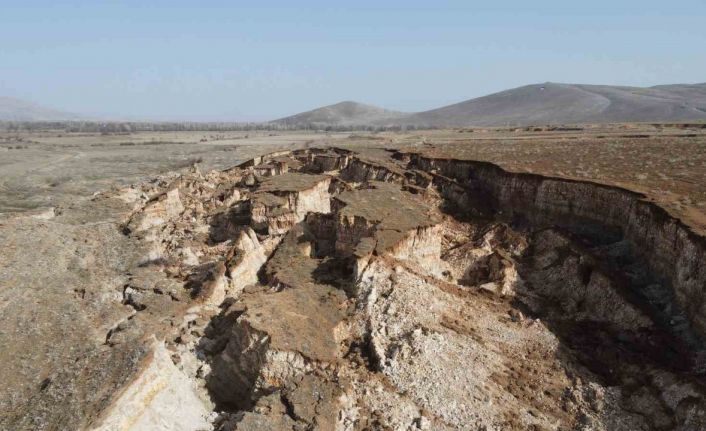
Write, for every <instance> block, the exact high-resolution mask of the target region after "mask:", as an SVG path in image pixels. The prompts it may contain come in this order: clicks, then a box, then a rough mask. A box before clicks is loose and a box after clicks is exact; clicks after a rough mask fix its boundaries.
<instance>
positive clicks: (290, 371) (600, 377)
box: [99, 148, 706, 431]
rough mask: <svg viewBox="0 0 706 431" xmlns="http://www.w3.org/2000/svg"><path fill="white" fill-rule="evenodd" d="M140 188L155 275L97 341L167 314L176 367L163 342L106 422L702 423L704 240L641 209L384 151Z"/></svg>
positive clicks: (129, 288) (633, 199)
mask: <svg viewBox="0 0 706 431" xmlns="http://www.w3.org/2000/svg"><path fill="white" fill-rule="evenodd" d="M167 191H169V193H166V192H167ZM148 192H149V193H147V195H149V196H159V197H158V198H156V199H153V200H148V201H144V202H142V203H141V204H140V203H139V201H140V200H141V199H143V198H142V197H141V196H142V195H138V196H137V198H136V199H137V201H136V202H138V208H137V209H136V210H135V211H133V212H132V215H131V216H130V220H129V221H128V222H127V223H126V224H125V225H126V226H127V227H128V229H126V230H125V232H126V233H128V234H129V235H131V238H134V239H135V240H137V241H140V242H141V243H143V244H144V245H145V248H146V249H148V250H152V252H153V254H154V258H153V259H149V260H143V264H142V268H143V270H145V271H147V270H148V269H149V270H150V271H153V272H150V274H151V275H150V276H149V277H147V278H144V279H138V278H136V277H133V278H132V279H130V282H129V283H128V284H127V285H126V286H125V287H124V288H123V291H122V303H123V305H124V306H125V307H129V308H130V310H132V311H131V314H130V317H129V318H126V319H125V320H123V321H121V322H120V323H119V324H118V325H116V326H115V327H114V328H113V329H111V332H110V333H109V334H108V336H107V337H106V339H107V343H108V346H109V347H108V348H114V346H120V345H122V344H123V343H125V342H128V340H130V339H131V338H130V336H133V335H135V334H139V331H138V329H139V328H141V326H139V325H141V324H142V323H141V322H152V321H156V320H157V319H156V317H155V316H158V315H159V310H160V309H165V310H166V309H168V310H171V311H170V313H171V315H172V316H174V317H173V318H172V320H170V322H171V323H170V328H171V329H165V330H164V332H163V334H165V335H164V336H163V339H164V343H165V344H164V346H166V349H168V351H169V352H170V353H171V357H170V358H169V362H170V364H171V365H170V364H166V363H162V362H159V361H163V360H165V358H166V357H167V356H166V352H167V350H164V349H165V347H160V346H162V345H161V344H159V343H157V344H156V345H155V346H154V347H152V348H153V349H155V351H157V350H159V349H162V350H160V352H161V353H159V354H153V355H152V356H150V357H149V358H151V359H150V360H147V361H146V362H145V364H147V365H146V366H145V367H144V370H145V372H144V374H142V376H144V377H142V378H141V380H140V379H134V380H133V381H132V382H130V384H128V385H126V386H125V389H124V391H123V392H121V394H116V396H115V397H114V399H113V401H112V406H113V408H112V409H110V410H108V411H106V413H105V415H104V416H103V417H102V418H101V420H102V422H100V424H109V425H101V426H113V425H115V424H118V425H120V426H122V424H127V423H128V422H129V421H133V423H136V424H141V426H142V425H143V424H151V423H153V422H154V421H155V420H156V418H157V417H158V416H159V415H162V414H167V413H165V412H166V410H165V409H166V407H165V403H180V404H182V405H183V406H184V411H179V412H177V413H175V418H177V420H179V421H180V422H181V424H189V426H191V425H194V426H204V427H206V428H211V429H215V430H219V431H227V430H240V429H243V430H245V429H292V430H298V429H322V430H323V429H331V430H333V429H335V430H346V431H349V430H350V431H353V430H364V429H401V430H419V429H423V430H424V429H426V430H432V429H433V430H450V429H517V430H520V429H522V430H525V429H577V430H579V429H581V430H583V429H586V430H587V429H591V430H602V431H608V430H632V429H649V430H660V431H661V430H663V429H684V430H686V429H700V428H703V427H704V426H706V392H705V391H704V390H703V382H702V377H701V375H700V374H699V373H700V368H699V364H700V362H699V361H700V360H701V355H702V350H701V349H702V341H701V340H702V337H701V335H702V327H701V325H702V324H701V323H700V322H701V320H702V319H703V313H702V312H701V311H700V307H701V302H700V301H701V300H700V298H701V296H700V289H699V288H698V286H699V283H701V286H702V287H703V269H702V267H703V265H701V266H699V264H703V262H704V259H703V253H704V247H703V245H704V244H703V238H701V237H698V236H696V235H695V234H693V233H692V232H690V231H689V230H688V228H687V227H686V226H684V225H682V224H680V222H678V221H676V220H674V219H671V218H669V217H668V216H667V215H666V213H664V212H662V213H660V212H659V211H660V210H659V209H654V208H653V207H654V206H653V205H652V204H650V203H649V202H646V201H644V200H643V199H642V197H641V196H640V195H637V194H634V193H631V192H628V191H624V190H620V189H616V188H611V187H606V186H600V185H597V184H593V183H581V182H576V181H565V180H561V179H554V178H543V177H539V176H536V175H525V174H514V173H509V172H506V171H503V170H502V169H500V168H497V167H495V166H494V165H491V164H487V163H477V162H473V161H466V160H456V159H452V158H448V159H446V158H438V157H437V158H435V157H430V156H427V155H425V153H424V150H423V149H422V150H417V151H401V152H391V151H386V150H383V149H378V148H372V149H367V150H360V151H357V152H353V151H348V150H345V149H307V150H300V151H293V152H287V153H284V152H283V153H278V154H274V155H270V156H266V157H263V158H261V159H257V160H252V161H249V162H246V163H243V164H241V165H239V166H237V167H235V168H232V169H229V170H227V171H223V172H215V173H209V174H206V175H202V174H200V173H198V172H191V173H188V174H185V175H183V176H181V177H180V178H175V179H173V181H170V182H165V183H164V184H160V185H158V186H155V188H154V189H153V190H148ZM177 201H178V203H179V204H177ZM170 202H171V203H170ZM655 208H656V207H655ZM660 214H661V215H660ZM660 217H662V218H660ZM660 223H662V224H660ZM679 229H682V230H683V232H684V233H683V235H685V236H683V237H682V236H680V235H682V234H679V233H677V231H678V230H679ZM679 232H681V231H679ZM670 240H671V241H673V242H672V243H671V245H669V246H668V242H669V241H670ZM679 247H681V249H678V248H679ZM670 257H671V258H672V259H673V263H674V266H675V267H674V268H672V267H668V266H667V264H666V262H667V259H669V258H670ZM160 276H162V277H163V278H164V279H167V280H171V281H170V283H172V284H179V283H182V284H183V292H179V291H174V290H173V288H172V287H171V286H172V284H167V286H169V288H165V287H162V284H158V283H156V282H155V280H157V279H158V278H159V277H160ZM153 286H154V287H153ZM157 292H159V293H157ZM153 295H158V297H159V298H160V299H159V300H156V299H154V297H153ZM159 301H162V302H159ZM165 301H170V303H174V304H178V306H175V305H173V304H172V305H170V306H167V305H166V304H167V303H166V302H165ZM689 301H693V302H694V303H693V304H691V303H689ZM151 319H153V320H151ZM180 320H181V322H180ZM704 357H706V356H704ZM154 358H157V359H159V361H157V359H154ZM160 364H161V365H160ZM468 370H473V372H472V373H469V371H468ZM150 376H151V377H150ZM187 387H188V390H187ZM173 391H179V392H180V393H179V394H177V395H174V394H173V393H172V392H173ZM147 393H156V394H157V395H156V396H155V397H154V398H153V399H152V398H150V399H148V397H147V395H145V394H147ZM205 393H208V397H209V398H210V400H212V402H213V405H211V404H209V403H205V404H204V403H203V402H202V401H201V400H202V399H205V397H204V394H205ZM197 401H198V402H197ZM134 403H141V405H142V409H141V410H140V409H132V408H131V407H130V406H132V405H133V404H134ZM199 403H201V404H199ZM133 410H134V411H133ZM202 420H203V421H206V422H205V425H204V423H198V424H197V422H198V421H202ZM164 423H165V424H172V422H171V419H170V420H165V421H164ZM118 425H115V426H118ZM145 426H148V425H145ZM155 426H157V425H155ZM169 426H171V425H169ZM174 426H175V427H177V426H181V425H174ZM125 427H126V428H128V429H130V426H129V425H125ZM99 429H100V428H99ZM132 429H136V428H135V427H134V426H133V427H132Z"/></svg>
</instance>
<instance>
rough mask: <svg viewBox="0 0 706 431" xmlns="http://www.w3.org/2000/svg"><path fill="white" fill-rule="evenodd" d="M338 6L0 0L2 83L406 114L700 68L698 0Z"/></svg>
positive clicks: (681, 76) (113, 107)
mask: <svg viewBox="0 0 706 431" xmlns="http://www.w3.org/2000/svg"><path fill="white" fill-rule="evenodd" d="M146 3H149V5H146ZM345 3H347V5H345ZM345 3H344V2H336V1H332V0H329V1H286V2H285V1H279V2H275V1H265V0H260V1H256V2H245V1H222V2H221V1H189V2H186V1H176V0H170V1H151V2H148V1H122V2H118V1H97V0H94V1H84V2H79V1H74V2H66V1H57V0H51V1H31V0H22V1H16V0H0V95H5V96H14V97H19V98H22V99H27V100H31V101H34V102H38V103H41V104H43V105H47V106H50V107H55V108H60V109H64V110H68V111H73V112H78V113H83V114H100V115H109V116H110V115H112V116H120V117H124V118H128V117H129V118H149V119H187V118H192V119H198V120H208V119H214V120H261V119H272V118H276V117H280V116H284V115H288V114H292V113H295V112H298V111H302V110H307V109H311V108H314V107H318V106H321V105H326V104H331V103H335V102H338V101H341V100H356V101H360V102H365V103H371V104H375V105H380V106H383V107H386V108H390V109H397V110H403V111H418V110H425V109H430V108H434V107H438V106H441V105H444V104H448V103H452V102H457V101H461V100H465V99H469V98H472V97H477V96H481V95H485V94H488V93H492V92H495V91H499V90H503V89H507V88H511V87H517V86H520V85H525V84H530V83H537V82H544V81H558V82H580V83H600V84H621V85H640V86H647V85H655V84H663V83H685V82H704V81H706V1H704V0H695V1H678V0H674V1H664V0H662V1H651V0H640V1H619V0H611V1H604V0H592V1H590V2H578V1H577V2H572V1H567V0H563V1H538V0H533V1H527V0H524V1H476V2H474V1H438V0H437V1H431V0H430V1H425V2H422V1H414V0H406V1H384V0H377V1H367V0H357V1H351V2H345ZM574 4H575V5H574Z"/></svg>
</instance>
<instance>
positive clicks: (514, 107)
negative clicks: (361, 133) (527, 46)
mask: <svg viewBox="0 0 706 431" xmlns="http://www.w3.org/2000/svg"><path fill="white" fill-rule="evenodd" d="M704 120H706V84H675V85H659V86H655V87H646V88H643V87H623V86H609V85H582V84H559V83H551V82H548V83H544V84H533V85H526V86H523V87H518V88H513V89H510V90H505V91H501V92H499V93H494V94H490V95H488V96H483V97H479V98H475V99H470V100H467V101H464V102H461V103H456V104H453V105H449V106H444V107H441V108H437V109H432V110H429V111H424V112H418V113H413V114H404V113H400V112H395V111H388V110H385V109H383V108H378V107H374V106H369V105H363V104H360V103H355V102H343V103H339V104H337V105H331V106H327V107H323V108H319V109H314V110H312V111H308V112H304V113H302V114H297V115H293V116H291V117H287V118H283V119H280V120H275V123H282V124H290V125H294V124H298V125H302V126H303V125H311V124H315V125H317V126H337V125H338V126H341V125H342V126H350V125H374V126H389V125H400V126H414V127H463V126H505V125H511V126H516V125H529V124H578V123H614V122H633V121H638V122H639V121H645V122H661V121H666V122H670V121H704Z"/></svg>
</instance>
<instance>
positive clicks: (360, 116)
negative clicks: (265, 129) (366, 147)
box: [273, 101, 410, 127]
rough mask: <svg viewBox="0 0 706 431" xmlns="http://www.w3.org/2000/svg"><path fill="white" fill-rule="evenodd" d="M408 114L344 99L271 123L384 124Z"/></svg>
mask: <svg viewBox="0 0 706 431" xmlns="http://www.w3.org/2000/svg"><path fill="white" fill-rule="evenodd" d="M408 115H410V114H407V113H404V112H397V111H390V110H387V109H383V108H379V107H377V106H373V105H366V104H363V103H358V102H352V101H345V102H340V103H336V104H335V105H329V106H324V107H321V108H317V109H313V110H311V111H306V112H302V113H300V114H296V115H292V116H289V117H285V118H280V119H278V120H274V121H273V123H279V124H286V125H301V126H313V127H325V126H368V125H378V124H380V125H386V124H394V123H396V122H398V121H401V120H402V119H403V118H405V117H407V116H408Z"/></svg>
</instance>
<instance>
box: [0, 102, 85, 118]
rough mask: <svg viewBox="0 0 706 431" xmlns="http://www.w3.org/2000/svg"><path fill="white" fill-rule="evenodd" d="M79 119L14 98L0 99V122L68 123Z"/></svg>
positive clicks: (67, 113) (70, 114)
mask: <svg viewBox="0 0 706 431" xmlns="http://www.w3.org/2000/svg"><path fill="white" fill-rule="evenodd" d="M81 118H82V117H81V116H79V115H76V114H72V113H69V112H63V111H59V110H56V109H50V108H45V107H43V106H41V105H38V104H36V103H31V102H26V101H24V100H20V99H15V98H14V97H0V121H70V120H79V119H81Z"/></svg>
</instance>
